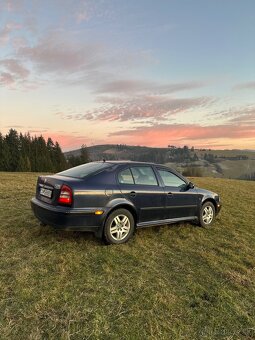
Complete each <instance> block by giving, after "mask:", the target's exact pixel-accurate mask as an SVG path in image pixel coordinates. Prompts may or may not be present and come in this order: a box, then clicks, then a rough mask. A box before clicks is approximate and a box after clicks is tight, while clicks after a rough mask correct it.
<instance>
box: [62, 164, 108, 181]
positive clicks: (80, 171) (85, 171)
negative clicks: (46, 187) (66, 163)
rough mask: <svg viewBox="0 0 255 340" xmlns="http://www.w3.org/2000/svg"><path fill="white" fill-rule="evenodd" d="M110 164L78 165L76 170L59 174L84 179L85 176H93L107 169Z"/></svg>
mask: <svg viewBox="0 0 255 340" xmlns="http://www.w3.org/2000/svg"><path fill="white" fill-rule="evenodd" d="M110 166H111V164H109V163H102V162H100V163H96V162H93V163H86V164H82V165H78V166H76V167H74V168H71V169H68V170H65V171H62V172H59V173H58V175H61V176H67V177H75V178H83V177H85V176H88V175H91V174H93V173H94V172H97V171H100V170H103V169H106V168H108V167H110Z"/></svg>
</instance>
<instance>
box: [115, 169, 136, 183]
mask: <svg viewBox="0 0 255 340" xmlns="http://www.w3.org/2000/svg"><path fill="white" fill-rule="evenodd" d="M127 169H128V170H129V171H130V173H131V176H132V178H133V183H121V182H120V181H119V174H120V173H121V172H122V171H125V170H127ZM116 177H117V183H118V184H120V185H135V179H134V176H133V173H132V171H131V168H130V166H127V167H125V168H122V169H120V170H119V171H118V173H117V174H116Z"/></svg>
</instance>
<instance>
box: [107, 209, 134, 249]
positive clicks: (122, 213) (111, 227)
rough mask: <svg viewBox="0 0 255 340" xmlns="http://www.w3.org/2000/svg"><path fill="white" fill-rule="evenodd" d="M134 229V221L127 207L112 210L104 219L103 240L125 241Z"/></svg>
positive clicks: (117, 242)
mask: <svg viewBox="0 0 255 340" xmlns="http://www.w3.org/2000/svg"><path fill="white" fill-rule="evenodd" d="M134 230H135V221H134V217H133V215H132V214H131V212H130V211H129V210H127V209H117V210H114V211H113V212H112V213H111V214H110V215H109V216H108V217H107V219H106V222H105V226H104V241H105V243H106V244H121V243H125V242H127V241H128V240H129V239H130V238H131V237H132V235H133V233H134Z"/></svg>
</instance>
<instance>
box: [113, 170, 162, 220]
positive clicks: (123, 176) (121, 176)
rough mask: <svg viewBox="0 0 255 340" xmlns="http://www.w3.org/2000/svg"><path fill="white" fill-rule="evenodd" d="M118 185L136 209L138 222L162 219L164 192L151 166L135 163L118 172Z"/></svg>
mask: <svg viewBox="0 0 255 340" xmlns="http://www.w3.org/2000/svg"><path fill="white" fill-rule="evenodd" d="M118 182H119V187H120V190H121V192H122V194H123V195H124V197H125V198H126V199H128V200H129V201H131V202H132V203H133V204H134V205H135V207H136V208H137V211H138V214H139V216H138V219H139V221H138V222H139V223H141V222H149V221H157V220H162V219H164V209H165V192H164V189H163V188H162V186H160V185H159V183H158V180H157V178H156V175H155V172H154V170H153V168H152V167H151V166H147V165H139V166H137V165H135V166H130V167H127V168H125V169H122V170H121V171H120V172H119V173H118Z"/></svg>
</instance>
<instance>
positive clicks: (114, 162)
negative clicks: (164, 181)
mask: <svg viewBox="0 0 255 340" xmlns="http://www.w3.org/2000/svg"><path fill="white" fill-rule="evenodd" d="M97 162H98V163H108V164H113V165H126V164H127V165H150V166H159V167H162V168H167V169H170V170H172V171H173V172H176V170H174V169H173V168H170V167H169V166H167V165H165V164H158V163H152V162H138V161H130V160H117V161H116V160H112V161H111V160H103V161H97Z"/></svg>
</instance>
